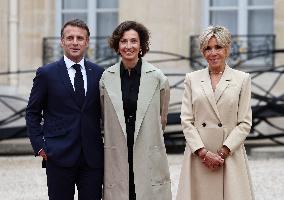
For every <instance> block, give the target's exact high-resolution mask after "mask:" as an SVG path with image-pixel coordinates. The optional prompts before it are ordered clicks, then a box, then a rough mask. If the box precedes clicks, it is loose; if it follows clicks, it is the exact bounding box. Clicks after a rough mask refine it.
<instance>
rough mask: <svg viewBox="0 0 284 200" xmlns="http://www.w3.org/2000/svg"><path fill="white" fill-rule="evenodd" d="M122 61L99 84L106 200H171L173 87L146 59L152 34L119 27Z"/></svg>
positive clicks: (115, 43) (134, 26) (115, 37)
mask: <svg viewBox="0 0 284 200" xmlns="http://www.w3.org/2000/svg"><path fill="white" fill-rule="evenodd" d="M110 47H111V48H113V49H114V50H115V51H116V52H117V53H118V54H119V55H120V56H121V61H120V62H119V63H117V64H115V65H113V66H111V67H110V68H108V69H106V71H105V72H104V73H103V75H102V78H101V81H100V89H101V98H102V104H103V106H102V107H103V108H104V111H103V115H104V144H105V151H104V152H105V172H104V200H135V199H137V200H171V198H172V197H171V187H170V185H171V183H170V174H169V167H168V161H167V156H166V150H165V145H164V142H163V141H164V140H163V130H164V128H165V125H166V119H167V112H168V102H169V84H168V80H167V78H166V76H165V75H164V74H163V73H162V72H161V71H160V70H159V69H157V68H156V67H154V66H153V65H151V64H150V63H148V62H146V61H145V60H143V59H142V57H143V56H144V55H145V54H146V53H147V52H148V50H149V33H148V30H147V29H146V28H145V27H144V26H143V25H142V24H139V23H137V22H134V21H126V22H123V23H121V24H120V25H119V26H118V27H117V28H116V29H115V30H114V32H113V34H112V36H111V38H110Z"/></svg>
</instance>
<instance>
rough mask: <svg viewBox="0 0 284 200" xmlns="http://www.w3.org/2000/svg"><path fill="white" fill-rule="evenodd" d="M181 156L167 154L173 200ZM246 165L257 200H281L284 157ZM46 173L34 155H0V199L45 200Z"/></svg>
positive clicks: (250, 158) (251, 162) (283, 179)
mask: <svg viewBox="0 0 284 200" xmlns="http://www.w3.org/2000/svg"><path fill="white" fill-rule="evenodd" d="M182 156H183V155H182V154H170V155H169V163H170V171H171V177H172V192H173V200H174V199H175V196H176V191H177V186H178V179H179V173H180V169H181V162H182ZM249 164H250V169H251V174H252V179H253V185H254V192H255V196H256V200H283V199H284V170H283V169H284V158H267V157H266V158H257V159H256V158H252V157H249ZM47 199H48V198H47V187H46V176H45V170H43V169H41V160H40V159H39V158H35V157H34V156H0V200H47Z"/></svg>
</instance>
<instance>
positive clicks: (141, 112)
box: [134, 59, 159, 146]
mask: <svg viewBox="0 0 284 200" xmlns="http://www.w3.org/2000/svg"><path fill="white" fill-rule="evenodd" d="M153 71H156V68H155V67H154V66H153V65H151V64H150V63H148V62H147V61H144V60H143V59H142V66H141V78H140V86H139V94H138V100H137V110H136V122H135V133H134V146H135V141H136V139H137V137H138V133H139V131H140V128H141V124H142V122H143V119H144V117H145V115H146V112H147V110H148V107H149V105H150V103H151V100H152V97H153V95H154V93H155V91H156V89H157V85H158V83H159V82H158V81H155V80H153V77H152V76H150V74H151V72H153Z"/></svg>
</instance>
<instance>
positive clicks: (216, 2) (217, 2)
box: [210, 0, 238, 7]
mask: <svg viewBox="0 0 284 200" xmlns="http://www.w3.org/2000/svg"><path fill="white" fill-rule="evenodd" d="M237 5H238V1H236V0H211V1H210V6H222V7H224V6H237Z"/></svg>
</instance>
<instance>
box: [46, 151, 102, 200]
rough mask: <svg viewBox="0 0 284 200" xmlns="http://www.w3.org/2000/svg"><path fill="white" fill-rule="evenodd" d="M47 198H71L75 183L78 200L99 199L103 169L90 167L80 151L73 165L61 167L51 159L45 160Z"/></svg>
mask: <svg viewBox="0 0 284 200" xmlns="http://www.w3.org/2000/svg"><path fill="white" fill-rule="evenodd" d="M46 174H47V186H48V196H49V200H73V199H74V194H75V184H76V185H77V189H78V199H79V200H100V199H101V197H102V182H103V169H101V168H98V169H96V168H90V167H89V166H88V164H87V162H86V160H85V158H84V155H83V153H81V155H80V158H79V160H78V162H77V163H76V165H75V166H74V167H61V166H58V165H56V164H55V163H54V162H52V161H51V160H47V162H46Z"/></svg>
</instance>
